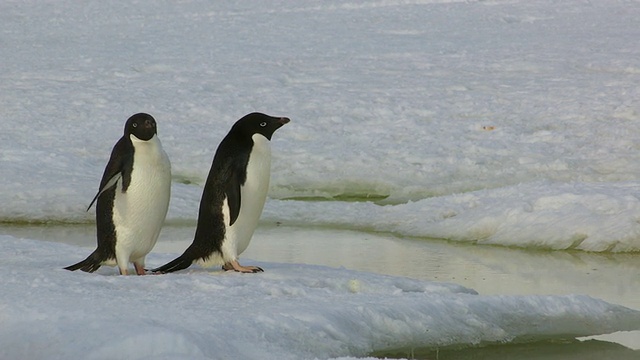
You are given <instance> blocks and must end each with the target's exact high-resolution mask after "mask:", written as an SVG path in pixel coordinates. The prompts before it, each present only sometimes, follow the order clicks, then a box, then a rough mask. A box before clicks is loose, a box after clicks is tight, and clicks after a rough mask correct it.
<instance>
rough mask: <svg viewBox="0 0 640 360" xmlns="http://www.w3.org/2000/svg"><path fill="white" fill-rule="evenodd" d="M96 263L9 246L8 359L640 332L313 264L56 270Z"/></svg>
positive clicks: (3, 354)
mask: <svg viewBox="0 0 640 360" xmlns="http://www.w3.org/2000/svg"><path fill="white" fill-rule="evenodd" d="M85 253H86V249H81V248H77V247H72V246H69V245H65V244H59V243H49V242H42V241H35V240H29V239H19V238H14V237H10V236H6V235H2V236H0V264H1V265H0V269H1V270H2V273H3V276H2V277H0V288H2V296H1V297H0V323H1V324H2V326H1V327H0V358H2V359H114V358H122V356H123V355H124V356H125V357H126V358H127V359H220V358H225V359H267V360H268V359H312V358H319V359H327V358H336V357H363V356H367V354H370V353H371V352H372V351H375V350H383V349H397V348H402V347H407V348H411V347H445V346H470V345H474V344H475V345H477V344H481V343H502V342H510V341H535V340H543V339H568V338H572V337H576V336H584V335H593V334H601V333H610V332H613V331H618V330H635V329H638V325H639V324H640V311H636V310H631V309H628V308H625V307H622V306H618V305H612V304H609V303H606V302H604V301H601V300H597V299H593V298H591V297H587V296H579V295H567V296H531V295H529V296H481V295H478V294H477V293H476V292H475V291H474V290H471V289H468V288H464V287H462V286H459V285H455V284H446V283H434V282H427V281H420V280H412V279H408V278H399V277H390V276H384V275H374V274H370V273H362V272H355V271H349V270H345V269H332V268H327V267H320V266H311V265H294V264H274V263H271V264H259V265H261V266H264V267H265V268H268V269H269V271H267V272H265V273H263V274H259V275H251V276H247V275H246V274H239V273H223V272H207V271H205V270H202V269H199V268H194V269H192V270H189V271H186V272H182V273H178V274H170V275H157V276H152V275H148V276H143V277H138V276H117V275H116V272H115V271H114V269H113V268H104V267H103V268H101V269H100V270H99V271H98V272H97V273H94V274H86V273H82V272H73V273H72V272H68V271H66V270H62V269H61V268H60V267H59V265H60V262H61V261H62V262H65V263H70V262H72V261H74V260H75V259H77V258H80V257H82V256H83V255H86V254H85ZM171 256H172V255H169V254H165V255H157V254H151V255H150V256H149V261H150V262H151V261H153V262H157V263H161V262H164V261H168V260H170V259H171V258H172V257H171ZM34 259H38V261H37V262H35V261H34Z"/></svg>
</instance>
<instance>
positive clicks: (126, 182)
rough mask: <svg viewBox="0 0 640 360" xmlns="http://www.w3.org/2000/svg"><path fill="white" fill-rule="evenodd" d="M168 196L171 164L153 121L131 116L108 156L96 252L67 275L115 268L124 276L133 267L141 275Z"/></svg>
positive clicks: (98, 211)
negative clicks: (102, 267) (103, 268)
mask: <svg viewBox="0 0 640 360" xmlns="http://www.w3.org/2000/svg"><path fill="white" fill-rule="evenodd" d="M170 193H171V164H170V162H169V158H168V157H167V154H166V153H165V152H164V150H163V149H162V145H161V144H160V139H158V132H157V127H156V121H155V119H154V118H153V117H152V116H151V115H149V114H144V113H139V114H135V115H133V116H131V117H130V118H129V119H128V120H127V122H126V124H125V126H124V135H123V136H122V138H120V140H118V142H117V143H116V145H115V146H114V147H113V150H112V151H111V158H110V159H109V162H108V163H107V167H106V168H105V169H104V174H103V175H102V180H101V181H100V188H99V190H98V193H97V194H96V196H95V197H94V198H93V201H91V204H89V207H88V208H87V211H89V209H90V208H91V206H92V205H93V203H94V202H95V203H96V227H97V238H98V248H97V249H96V250H95V251H94V252H93V253H91V255H89V256H88V257H87V258H86V259H85V260H83V261H81V262H79V263H77V264H75V265H71V266H68V267H66V268H65V269H67V270H71V271H74V270H78V269H80V270H82V271H86V272H94V271H96V270H98V268H99V267H100V266H102V265H109V266H114V265H117V266H118V269H119V270H120V274H122V275H126V274H127V270H128V266H129V263H130V262H132V263H133V265H134V267H135V270H136V273H137V274H138V275H144V274H145V269H144V260H145V256H146V255H147V254H148V253H149V252H150V251H151V249H152V248H153V246H154V245H155V243H156V240H157V239H158V235H159V234H160V228H161V227H162V223H163V222H164V219H165V217H166V215H167V210H168V208H169V197H170Z"/></svg>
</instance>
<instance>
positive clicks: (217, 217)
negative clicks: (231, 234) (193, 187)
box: [184, 113, 289, 260]
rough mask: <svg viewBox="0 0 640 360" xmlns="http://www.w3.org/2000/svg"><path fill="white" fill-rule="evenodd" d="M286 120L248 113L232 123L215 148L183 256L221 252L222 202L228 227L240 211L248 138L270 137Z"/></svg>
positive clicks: (250, 147) (251, 142)
mask: <svg viewBox="0 0 640 360" xmlns="http://www.w3.org/2000/svg"><path fill="white" fill-rule="evenodd" d="M288 122H289V119H288V118H279V117H272V116H268V115H265V114H261V113H251V114H248V115H246V116H244V117H243V118H241V119H240V120H238V121H237V122H236V123H235V124H234V125H233V127H232V128H231V130H230V131H229V133H228V134H227V136H226V137H225V138H224V139H223V140H222V142H221V143H220V145H219V146H218V149H217V150H216V154H215V156H214V158H213V163H212V165H211V170H209V176H208V177H207V182H206V183H205V186H204V190H203V192H202V198H201V200H200V209H199V212H198V225H197V228H196V233H195V236H194V240H193V243H192V244H191V246H190V247H189V248H188V249H187V250H186V251H185V254H184V255H187V256H188V257H190V258H191V260H195V259H199V258H205V259H206V258H208V257H209V256H210V255H211V254H212V253H213V252H214V251H218V252H220V248H221V246H222V242H223V240H224V236H225V224H224V216H223V213H222V205H223V203H224V200H225V198H226V199H227V203H228V205H229V211H230V217H231V219H230V223H229V224H228V225H229V226H231V225H233V223H234V222H235V221H236V220H237V218H238V214H239V213H240V203H241V198H240V187H241V186H242V185H244V183H245V181H246V180H247V164H248V163H249V156H250V154H251V150H252V149H253V140H252V138H251V137H252V136H253V135H255V134H262V135H263V136H264V137H265V138H267V139H269V140H271V136H272V135H273V133H274V132H275V131H276V130H277V129H279V128H280V127H281V126H282V125H284V124H286V123H288Z"/></svg>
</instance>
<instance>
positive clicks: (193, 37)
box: [0, 0, 640, 251]
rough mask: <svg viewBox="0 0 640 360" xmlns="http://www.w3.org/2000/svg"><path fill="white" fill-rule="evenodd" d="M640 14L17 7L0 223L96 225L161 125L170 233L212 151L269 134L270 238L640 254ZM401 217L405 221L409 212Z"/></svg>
mask: <svg viewBox="0 0 640 360" xmlns="http://www.w3.org/2000/svg"><path fill="white" fill-rule="evenodd" d="M639 18H640V3H639V2H637V1H623V0H612V1H606V2H586V1H580V0H569V1H562V2H557V1H551V0H546V1H536V2H530V1H524V0H522V1H518V0H515V1H514V0H508V1H506V0H505V1H501V0H496V1H435V0H434V1H431V0H425V1H395V0H386V1H355V0H354V1H347V2H344V1H311V0H305V1H284V0H283V1H277V2H269V3H263V2H257V1H247V2H240V3H238V2H236V1H216V2H209V1H205V0H187V1H180V2H173V1H162V2H157V1H138V2H135V3H131V4H118V5H114V4H111V3H107V2H102V1H97V0H92V1H86V2H84V3H82V4H78V3H77V2H75V1H70V0H63V1H55V2H43V1H4V2H2V3H1V4H0V56H1V57H2V67H0V119H1V121H0V173H1V174H2V176H1V177H0V189H2V191H0V203H2V204H3V206H2V207H0V220H2V221H9V222H33V221H38V222H51V221H54V222H57V221H59V222H90V221H92V219H93V216H94V215H93V213H92V212H90V213H86V212H84V209H85V208H86V206H87V205H88V203H89V201H90V199H91V198H92V197H93V196H94V195H95V191H96V190H97V185H98V182H99V179H100V176H101V174H102V170H103V167H104V165H105V164H106V161H107V159H108V156H109V152H110V149H111V147H112V146H113V144H114V143H115V142H116V140H117V139H118V138H119V137H120V136H121V132H122V127H123V124H124V121H125V120H126V118H127V117H128V116H130V115H131V114H133V113H135V112H140V111H145V112H149V113H151V114H152V115H154V116H155V117H156V119H157V120H158V124H159V134H160V137H161V139H162V141H163V144H164V147H165V149H166V151H167V153H168V154H169V156H170V158H171V160H172V163H173V171H174V185H173V192H172V201H171V208H170V213H169V221H183V220H187V221H193V220H194V219H195V216H196V211H197V206H198V202H199V197H200V194H201V191H202V188H201V187H202V184H203V182H204V179H205V177H206V175H207V172H208V170H209V167H210V162H211V159H212V157H213V153H214V151H215V148H216V147H217V144H218V143H219V141H220V140H221V139H222V137H223V136H224V134H225V133H226V132H227V131H228V129H229V128H230V126H231V124H232V123H233V122H234V121H235V120H236V119H238V118H240V117H241V116H242V115H244V114H246V113H248V112H250V111H262V112H266V113H269V114H273V115H284V116H289V117H290V118H291V119H292V122H291V123H290V124H288V125H287V126H285V127H283V128H282V129H281V130H279V131H278V133H277V134H275V136H274V141H273V148H274V149H273V154H274V161H273V174H272V175H273V176H272V182H271V191H270V194H271V198H272V199H291V198H294V199H298V200H300V199H306V200H318V199H325V200H326V199H328V200H335V199H348V200H364V199H367V198H368V199H373V200H376V201H378V202H379V203H386V204H393V205H394V206H387V207H380V206H377V205H373V204H370V203H357V204H353V203H345V202H331V203H314V202H309V201H304V202H293V201H288V202H283V203H280V202H278V201H272V202H271V203H269V204H268V209H267V210H268V216H269V219H271V220H275V221H287V222H297V223H300V222H307V223H317V222H321V223H322V222H328V223H341V224H342V225H343V226H346V227H352V226H356V227H358V228H368V229H376V230H380V231H390V232H397V233H401V234H406V235H413V236H436V237H441V238H446V239H452V240H463V241H477V242H479V243H491V244H500V245H509V246H512V245H513V246H521V247H543V248H549V249H567V248H573V249H582V250H588V251H640V240H639V238H640V237H638V236H637V234H638V232H639V231H640V230H639V228H640V224H639V223H638V219H640V207H639V206H638V204H639V202H640V201H639V200H638V190H639V188H640V182H638V174H639V173H640V161H638V155H637V153H638V143H639V141H640V132H639V131H638V120H640V102H638V99H640V87H638V83H640V47H639V46H638V41H637V39H639V38H640V26H638V25H639V22H638V19H639ZM409 202H410V203H409Z"/></svg>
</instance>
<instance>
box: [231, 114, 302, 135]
mask: <svg viewBox="0 0 640 360" xmlns="http://www.w3.org/2000/svg"><path fill="white" fill-rule="evenodd" d="M289 121H290V120H289V118H286V117H273V116H269V115H265V114H262V113H257V112H254V113H251V114H248V115H245V116H244V117H243V118H242V119H240V120H238V121H236V123H235V124H234V125H233V128H231V131H232V132H236V133H237V134H241V135H242V136H247V137H252V136H253V135H255V134H260V135H262V136H264V137H266V138H267V139H269V140H271V136H272V135H273V133H274V132H275V131H276V130H278V129H279V128H280V127H281V126H282V125H284V124H286V123H288V122H289Z"/></svg>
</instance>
